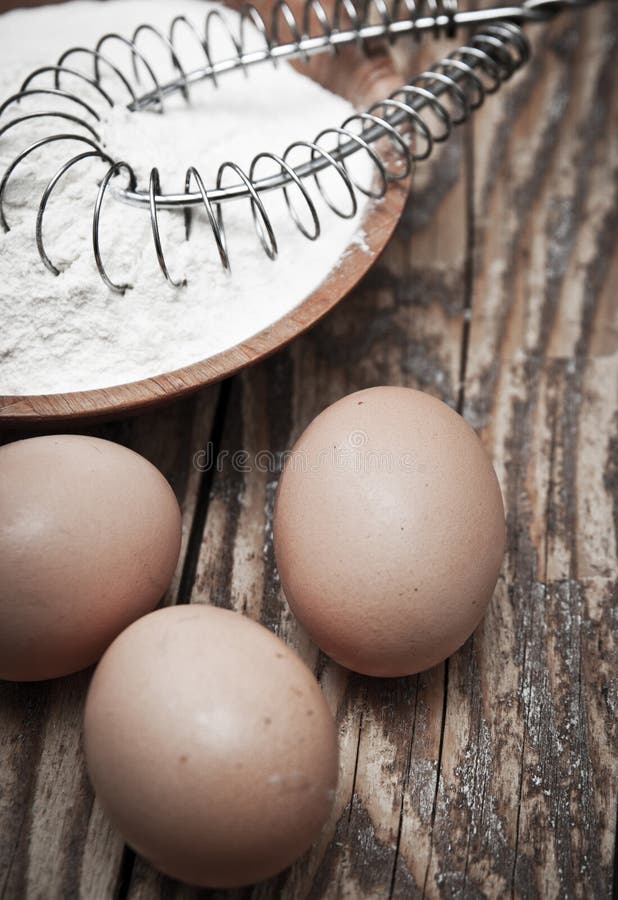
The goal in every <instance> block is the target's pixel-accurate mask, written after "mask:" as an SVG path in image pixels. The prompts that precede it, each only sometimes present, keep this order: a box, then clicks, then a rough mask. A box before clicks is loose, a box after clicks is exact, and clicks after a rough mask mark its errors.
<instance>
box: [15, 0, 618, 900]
mask: <svg viewBox="0 0 618 900" xmlns="http://www.w3.org/2000/svg"><path fill="white" fill-rule="evenodd" d="M530 33H531V34H532V35H533V37H534V43H535V55H534V58H533V61H532V62H531V64H530V65H529V66H528V68H527V69H526V71H525V72H523V73H522V74H521V75H520V76H518V77H517V78H516V79H515V80H514V81H513V82H512V84H511V85H510V86H509V87H508V88H507V89H506V90H505V91H504V93H503V94H502V95H500V97H497V98H490V99H489V100H488V102H487V106H486V108H484V109H483V110H482V111H481V112H480V113H479V115H478V117H477V119H476V122H475V124H474V125H473V126H472V127H469V128H467V129H462V130H460V132H459V133H458V136H457V137H456V138H455V139H454V140H453V141H452V142H450V143H449V144H448V146H445V147H444V149H443V152H442V153H441V154H439V155H438V156H437V157H436V158H435V159H434V160H433V162H431V163H429V164H425V165H424V166H423V167H420V168H419V170H418V175H417V181H416V185H415V188H414V191H413V193H412V196H411V197H410V201H409V204H408V206H407V209H406V212H405V215H404V217H403V219H402V221H401V223H400V226H399V228H398V231H397V233H396V236H395V238H394V239H393V240H392V242H391V243H390V245H389V247H388V250H387V251H386V253H385V254H384V255H383V257H382V258H381V259H380V260H379V261H378V263H377V264H376V266H375V268H374V269H373V271H372V272H371V274H370V275H369V276H368V277H367V278H366V279H365V281H364V283H363V284H362V285H361V287H360V288H359V289H358V290H356V291H355V292H354V294H353V295H352V296H350V297H349V298H348V299H347V300H346V301H345V302H344V303H343V304H342V305H341V306H340V307H339V309H338V310H337V311H335V313H334V314H331V315H330V316H329V317H328V318H327V319H326V320H325V321H324V322H323V323H321V324H320V325H319V326H318V327H316V328H315V329H314V330H313V331H312V332H311V333H309V334H308V335H307V336H306V337H304V338H302V339H301V340H298V341H297V342H296V343H295V344H293V345H292V346H291V347H290V348H289V349H287V350H285V351H284V352H281V353H279V354H278V355H277V356H275V357H274V358H272V359H271V360H269V361H268V362H266V363H265V364H262V365H260V366H259V367H257V368H254V369H252V370H251V371H250V372H248V373H246V374H243V375H240V376H238V377H236V378H234V379H232V380H231V381H230V382H228V383H226V384H223V385H222V386H221V387H220V388H219V389H215V390H208V391H206V392H203V393H202V394H201V395H198V396H196V397H195V398H193V399H189V400H186V401H183V402H180V403H177V404H176V405H174V406H170V407H169V408H167V409H163V410H161V411H160V412H156V413H150V414H148V415H144V416H142V417H140V418H136V419H133V420H127V421H123V422H117V423H115V424H110V425H107V426H104V427H99V428H97V429H96V430H95V433H97V434H100V435H103V436H106V437H109V438H111V439H113V440H116V441H120V442H122V443H124V444H127V445H128V446H131V447H133V448H134V449H135V450H137V451H139V452H141V453H143V454H144V455H145V456H147V457H148V458H150V459H151V460H152V461H153V462H154V463H155V464H156V465H158V466H159V467H160V468H161V469H162V470H163V472H164V473H165V474H166V475H167V476H168V478H169V479H170V481H171V482H172V484H173V486H174V488H175V490H176V492H177V494H178V497H179V499H180V501H181V503H182V508H183V514H184V542H183V551H182V559H181V565H180V567H179V570H178V574H177V576H176V579H175V581H174V584H173V586H172V589H171V591H170V593H169V596H168V598H167V601H168V602H181V603H187V602H195V603H215V604H218V605H221V606H226V607H232V608H234V609H238V610H242V611H244V612H245V613H246V614H247V615H250V616H252V617H255V618H257V619H260V620H261V621H262V622H264V623H265V624H266V625H268V626H269V627H270V628H272V629H274V630H276V631H277V632H278V633H280V634H281V635H282V636H283V637H284V638H285V639H286V640H287V641H289V642H290V643H291V644H292V645H293V646H294V647H296V648H297V649H298V650H299V651H300V652H301V654H302V655H303V656H304V658H305V659H306V660H307V661H308V662H309V664H310V665H311V666H313V667H314V668H315V669H316V671H317V672H318V674H319V677H320V680H321V683H322V686H323V688H324V690H325V692H326V694H327V697H328V699H329V701H330V703H331V705H332V708H333V710H335V711H336V714H337V717H338V722H339V730H340V737H341V779H340V784H339V792H338V796H337V801H336V806H335V809H334V812H333V816H332V820H331V821H330V823H329V825H328V827H327V828H326V829H325V831H324V834H323V835H322V838H321V840H320V841H319V842H318V843H317V844H316V846H315V847H314V849H313V851H312V852H311V853H310V854H309V855H308V856H307V857H306V858H305V859H303V860H301V861H300V862H299V863H298V864H297V865H296V866H294V868H293V869H291V870H290V871H287V872H285V873H283V874H282V875H281V876H280V877H278V878H276V879H274V880H273V881H272V882H271V883H268V884H266V885H262V886H259V887H256V888H255V889H247V890H243V891H238V892H232V893H230V894H221V893H208V892H196V891H194V890H192V889H189V888H186V887H183V886H180V885H177V884H175V883H172V882H170V881H168V880H166V879H163V878H161V877H160V876H159V875H157V874H156V873H155V872H154V871H152V870H151V869H150V868H149V867H148V866H147V865H146V864H145V863H144V862H143V861H142V860H140V859H139V858H135V856H134V854H133V853H132V852H131V851H130V850H128V849H127V848H125V847H124V846H123V843H122V841H121V840H120V839H119V837H118V836H117V835H116V834H115V833H114V831H113V830H112V829H111V827H110V826H109V824H108V823H107V821H106V820H105V817H104V816H103V814H102V812H101V811H100V809H99V807H98V805H97V803H96V801H95V800H94V799H93V796H92V793H91V790H90V788H89V785H88V782H87V778H86V774H85V770H84V763H83V756H82V748H81V743H80V722H81V714H82V707H83V702H84V694H85V691H86V688H87V685H88V680H89V677H90V676H89V673H84V674H82V675H78V676H76V677H73V678H69V679H66V680H62V681H58V682H54V683H50V684H40V685H11V684H2V685H1V686H0V704H1V712H0V765H1V775H0V833H1V836H2V837H1V843H0V897H2V898H3V900H21V898H42V900H55V898H62V900H65V898H73V897H83V898H88V900H90V898H93V900H99V898H111V897H116V898H121V900H125V898H126V900H157V898H158V900H164V898H165V900H190V898H196V897H198V896H200V897H204V898H206V897H209V898H213V900H214V898H220V900H222V898H223V897H225V898H237V900H240V898H247V900H248V898H254V900H258V898H259V900H267V898H270V900H274V898H285V900H300V898H311V900H327V898H328V900H330V898H346V900H355V898H361V900H369V898H372V900H373V898H410V900H413V898H420V897H428V898H431V897H444V898H451V897H456V898H481V897H508V896H512V897H518V898H526V900H527V898H537V897H541V898H563V897H564V898H567V897H568V898H570V897H578V898H595V900H602V898H606V897H609V896H610V895H611V890H612V869H613V857H614V834H615V823H616V757H617V754H616V749H617V747H616V724H615V716H616V705H617V703H618V682H617V677H616V676H617V673H618V670H617V666H616V663H617V659H616V649H615V643H616V600H617V594H618V591H617V588H618V303H617V296H616V295H617V293H618V196H617V195H618V66H617V65H616V60H617V58H618V50H617V44H618V4H617V3H615V2H606V3H604V4H601V5H599V6H598V7H596V8H594V9H591V10H589V11H586V12H582V13H579V14H564V15H562V16H561V17H560V19H559V20H557V21H556V22H555V23H554V24H553V25H552V26H551V27H549V28H547V29H544V28H541V29H537V30H535V31H532V30H531V32H530ZM442 49H444V48H443V47H441V46H436V45H435V43H433V42H432V41H431V40H429V41H427V42H426V43H425V44H424V45H423V47H422V48H421V49H420V50H415V51H414V55H415V57H416V59H415V62H414V68H418V67H419V66H420V65H423V64H425V63H427V62H430V61H431V59H432V58H438V56H439V53H440V52H441V50H442ZM398 52H399V56H400V57H402V56H404V55H405V54H406V53H408V52H410V51H409V50H407V49H406V48H403V49H400V50H399V51H398ZM375 384H407V385H411V386H415V387H419V388H422V389H423V390H426V391H429V392H431V393H433V394H435V395H437V396H439V397H441V398H442V399H444V400H446V401H447V402H448V403H450V404H451V405H452V406H454V407H455V408H457V409H458V410H460V411H461V412H463V414H464V415H465V416H466V418H467V419H468V421H469V422H471V424H472V425H473V426H474V427H475V428H477V429H478V430H479V432H480V433H481V435H482V437H483V440H484V441H485V444H486V446H487V448H488V450H489V452H490V453H491V454H492V456H493V459H494V462H495V466H496V469H497V471H498V474H499V477H500V480H501V483H502V486H503V490H504V496H505V502H506V508H507V524H508V552H507V556H506V560H505V564H504V569H503V572H502V576H501V578H500V581H499V584H498V587H497V590H496V594H495V597H494V600H493V603H492V605H491V608H490V611H489V613H488V615H487V617H486V619H485V621H484V623H483V625H482V626H481V627H480V628H479V630H478V631H477V633H476V634H475V635H474V636H473V638H471V639H470V640H469V641H468V642H467V644H466V645H465V646H464V647H463V649H462V650H461V651H460V652H459V653H457V654H456V655H455V656H454V657H453V658H451V659H450V660H449V661H448V662H446V663H445V664H443V665H441V666H438V667H436V668H435V669H432V670H431V671H429V672H426V673H424V674H422V675H419V676H417V677H413V678H408V679H402V680H398V681H380V680H370V679H367V678H362V677H360V676H357V675H351V674H349V673H347V672H345V671H344V670H342V669H341V668H339V667H337V666H336V665H334V664H333V663H331V662H329V661H328V660H326V659H324V658H322V657H320V656H319V655H318V653H317V652H316V650H315V648H314V647H313V646H312V645H311V644H310V643H309V641H308V640H307V638H306V637H305V636H304V635H303V633H302V631H301V629H300V628H299V626H298V625H297V624H296V623H295V622H294V620H293V619H292V617H291V616H290V614H289V612H288V610H287V608H286V606H285V602H284V600H283V598H282V596H281V592H280V589H279V584H278V581H277V575H276V571H275V566H274V560H273V553H272V543H271V516H272V508H273V498H274V492H275V487H276V482H277V474H276V473H275V472H273V473H269V474H265V473H260V472H257V471H253V472H251V473H250V474H246V475H242V474H240V473H238V472H233V471H231V470H230V469H229V468H225V470H224V471H222V472H221V473H205V474H200V473H199V472H198V471H197V470H196V469H195V467H194V466H193V462H192V461H193V457H194V454H195V453H196V452H197V451H199V450H200V449H201V448H204V447H205V445H206V444H207V443H208V442H209V441H212V442H213V444H214V447H215V448H216V449H229V450H234V449H239V448H245V449H247V450H249V451H250V452H255V451H259V450H271V451H275V452H276V451H280V450H284V449H286V448H288V447H289V446H290V445H291V443H292V442H293V441H294V439H295V438H296V437H297V436H298V435H299V433H300V432H301V431H302V429H303V428H304V427H305V425H306V424H307V423H308V422H309V421H310V419H311V418H312V417H313V416H314V415H316V414H317V413H318V412H319V411H320V410H321V409H322V408H323V407H324V406H325V405H326V404H328V403H330V402H331V401H334V400H335V399H337V398H338V397H340V396H342V395H343V394H345V393H347V392H349V391H352V390H354V389H357V388H362V387H367V386H370V385H375ZM14 436H16V435H8V434H5V435H4V439H5V440H6V439H11V437H14Z"/></svg>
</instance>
